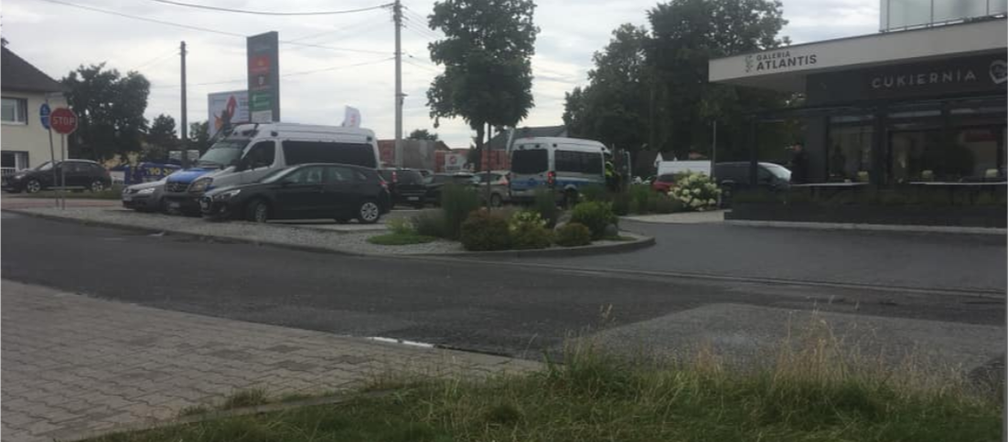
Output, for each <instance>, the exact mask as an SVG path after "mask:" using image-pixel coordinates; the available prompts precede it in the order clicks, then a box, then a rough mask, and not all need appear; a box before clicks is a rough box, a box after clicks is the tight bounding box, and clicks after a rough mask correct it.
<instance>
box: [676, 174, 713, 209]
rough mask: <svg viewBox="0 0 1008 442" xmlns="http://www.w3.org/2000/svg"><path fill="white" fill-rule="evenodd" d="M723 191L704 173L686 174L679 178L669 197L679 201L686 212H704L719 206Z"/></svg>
mask: <svg viewBox="0 0 1008 442" xmlns="http://www.w3.org/2000/svg"><path fill="white" fill-rule="evenodd" d="M720 194H721V189H719V188H718V186H717V184H715V183H714V182H713V181H711V179H710V177H708V176H707V175H706V174H703V173H695V172H686V173H683V174H682V175H679V176H677V178H676V186H675V187H673V188H672V190H671V191H669V196H671V197H672V198H674V199H677V200H679V202H681V203H682V205H683V207H684V208H685V209H686V210H704V209H706V208H708V207H712V206H714V205H716V204H717V200H718V195H720Z"/></svg>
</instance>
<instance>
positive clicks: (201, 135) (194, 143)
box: [189, 121, 210, 155]
mask: <svg viewBox="0 0 1008 442" xmlns="http://www.w3.org/2000/svg"><path fill="white" fill-rule="evenodd" d="M189 148H190V149H196V150H199V152H200V155H203V154H204V153H206V151H207V150H208V149H210V123H209V122H207V121H197V122H195V123H189Z"/></svg>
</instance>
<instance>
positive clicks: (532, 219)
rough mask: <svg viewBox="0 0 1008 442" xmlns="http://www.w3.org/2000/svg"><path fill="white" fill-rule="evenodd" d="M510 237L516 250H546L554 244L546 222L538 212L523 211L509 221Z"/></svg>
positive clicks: (512, 216)
mask: <svg viewBox="0 0 1008 442" xmlns="http://www.w3.org/2000/svg"><path fill="white" fill-rule="evenodd" d="M508 237H509V238H510V240H511V247H513V248H516V249H544V248H546V247H549V245H550V243H551V242H553V238H552V234H551V232H550V230H549V229H547V228H546V221H544V220H543V219H542V217H541V216H539V213H538V212H534V211H531V210H522V211H520V212H515V213H514V214H513V215H511V218H509V219H508Z"/></svg>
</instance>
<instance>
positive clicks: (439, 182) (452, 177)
mask: <svg viewBox="0 0 1008 442" xmlns="http://www.w3.org/2000/svg"><path fill="white" fill-rule="evenodd" d="M426 183H427V198H426V200H427V202H429V203H431V204H434V205H438V204H441V188H442V187H444V186H445V185H446V184H458V185H461V186H475V185H476V181H475V180H474V178H473V174H471V173H435V174H434V175H431V176H429V177H427V181H426Z"/></svg>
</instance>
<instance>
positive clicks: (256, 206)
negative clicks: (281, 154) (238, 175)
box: [199, 163, 391, 224]
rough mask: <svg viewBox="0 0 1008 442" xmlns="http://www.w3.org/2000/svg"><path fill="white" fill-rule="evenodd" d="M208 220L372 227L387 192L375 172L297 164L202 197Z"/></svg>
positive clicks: (386, 201) (387, 204)
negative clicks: (299, 221) (322, 222)
mask: <svg viewBox="0 0 1008 442" xmlns="http://www.w3.org/2000/svg"><path fill="white" fill-rule="evenodd" d="M199 204H200V209H201V210H202V212H203V215H204V216H206V217H208V218H217V219H228V218H238V219H246V220H249V221H255V222H266V221H267V220H271V219H312V218H332V219H335V220H336V221H337V222H347V221H348V220H350V219H351V218H356V219H358V220H359V221H360V222H361V223H366V224H370V223H374V222H376V221H378V218H380V217H381V215H383V214H385V213H388V211H389V209H390V207H391V202H390V198H389V193H388V189H387V188H386V187H385V184H384V181H383V180H382V179H381V177H380V176H378V172H377V171H376V170H375V169H371V168H367V167H358V166H350V165H346V164H328V163H327V164H320V163H310V164H301V165H298V166H294V167H291V168H288V169H281V170H277V171H276V172H273V173H271V174H269V175H266V176H265V177H263V178H262V179H261V180H259V181H258V182H255V183H251V184H242V185H236V186H227V187H222V188H219V189H214V190H211V191H209V192H207V193H205V194H204V195H203V196H202V197H201V198H200V201H199Z"/></svg>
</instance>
